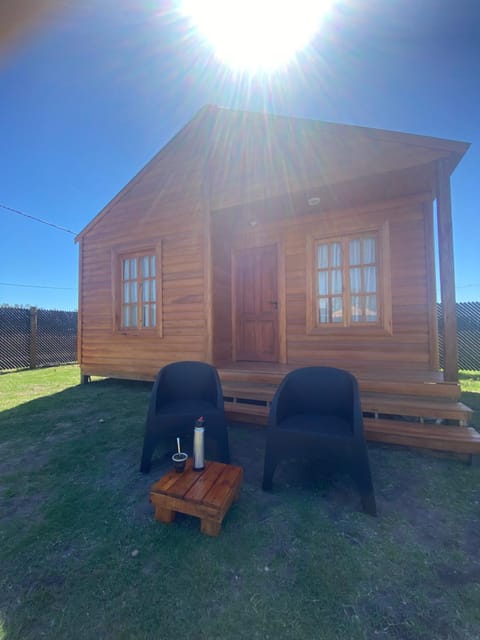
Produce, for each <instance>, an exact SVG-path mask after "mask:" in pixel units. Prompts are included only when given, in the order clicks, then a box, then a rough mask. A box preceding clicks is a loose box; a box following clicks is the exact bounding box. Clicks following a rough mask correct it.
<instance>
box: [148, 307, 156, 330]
mask: <svg viewBox="0 0 480 640" xmlns="http://www.w3.org/2000/svg"><path fill="white" fill-rule="evenodd" d="M156 324H157V305H156V304H151V305H150V326H151V327H155V326H156Z"/></svg>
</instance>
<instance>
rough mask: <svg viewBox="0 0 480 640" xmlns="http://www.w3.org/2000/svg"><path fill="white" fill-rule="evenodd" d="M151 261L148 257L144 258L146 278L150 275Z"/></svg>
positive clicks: (144, 274)
mask: <svg viewBox="0 0 480 640" xmlns="http://www.w3.org/2000/svg"><path fill="white" fill-rule="evenodd" d="M149 267H150V260H149V258H148V256H143V258H142V275H143V277H144V278H148V276H149V273H150V269H149Z"/></svg>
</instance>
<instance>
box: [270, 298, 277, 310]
mask: <svg viewBox="0 0 480 640" xmlns="http://www.w3.org/2000/svg"><path fill="white" fill-rule="evenodd" d="M270 304H273V306H274V307H275V309H278V302H277V301H276V300H270Z"/></svg>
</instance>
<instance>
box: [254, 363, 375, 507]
mask: <svg viewBox="0 0 480 640" xmlns="http://www.w3.org/2000/svg"><path fill="white" fill-rule="evenodd" d="M289 458H297V459H313V460H320V461H323V462H325V463H326V465H327V466H328V467H329V468H330V467H332V466H333V467H334V468H337V469H338V468H341V469H343V470H344V471H346V472H347V473H348V474H349V475H350V476H351V477H352V479H353V481H354V482H355V484H356V486H357V488H358V490H359V492H360V496H361V499H362V506H363V510H364V511H365V512H366V513H369V514H370V515H376V513H377V509H376V503H375V494H374V490H373V484H372V478H371V474H370V464H369V461H368V453H367V447H366V444H365V436H364V433H363V417H362V410H361V405H360V394H359V391H358V384H357V381H356V379H355V377H354V376H353V375H352V374H351V373H349V372H348V371H343V370H342V369H335V368H332V367H305V368H302V369H296V370H295V371H292V372H290V373H289V374H287V375H286V376H285V378H284V379H283V381H282V383H281V384H280V386H279V387H278V389H277V391H276V393H275V397H274V399H273V401H272V405H271V408H270V416H269V424H268V430H267V443H266V450H265V463H264V471H263V489H264V490H268V489H271V488H272V479H273V474H274V472H275V468H276V466H277V464H278V462H280V460H285V459H289Z"/></svg>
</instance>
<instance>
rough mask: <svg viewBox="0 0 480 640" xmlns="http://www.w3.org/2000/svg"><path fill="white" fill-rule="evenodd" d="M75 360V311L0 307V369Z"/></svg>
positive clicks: (40, 365) (39, 365)
mask: <svg viewBox="0 0 480 640" xmlns="http://www.w3.org/2000/svg"><path fill="white" fill-rule="evenodd" d="M76 360H77V312H76V311H57V310H51V309H36V308H35V307H32V308H31V309H23V308H18V307H0V370H2V371H4V370H7V369H24V368H31V369H35V368H36V367H46V366H49V365H54V364H66V363H68V362H76Z"/></svg>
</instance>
